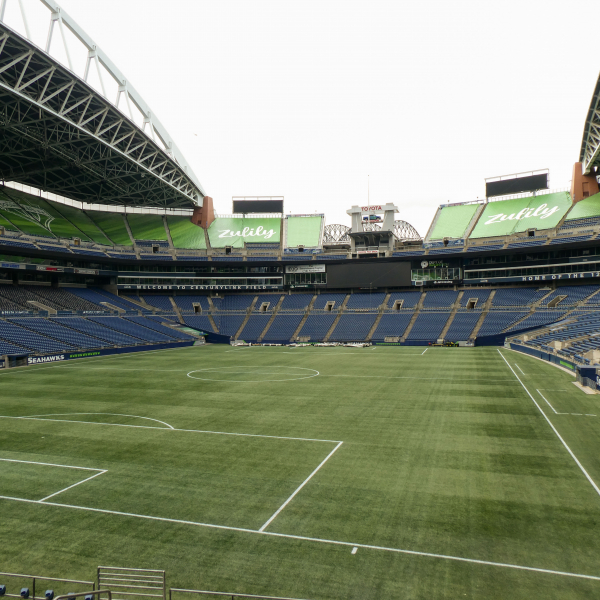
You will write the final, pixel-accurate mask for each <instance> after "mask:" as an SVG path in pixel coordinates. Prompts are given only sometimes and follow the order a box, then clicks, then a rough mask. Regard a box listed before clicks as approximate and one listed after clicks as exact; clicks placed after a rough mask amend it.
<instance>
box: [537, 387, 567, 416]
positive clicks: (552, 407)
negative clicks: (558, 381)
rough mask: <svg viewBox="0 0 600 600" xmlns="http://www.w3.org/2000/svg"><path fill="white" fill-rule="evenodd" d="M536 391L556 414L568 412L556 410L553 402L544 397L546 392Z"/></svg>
mask: <svg viewBox="0 0 600 600" xmlns="http://www.w3.org/2000/svg"><path fill="white" fill-rule="evenodd" d="M536 392H537V393H538V394H539V395H540V396H541V397H542V399H543V400H544V401H545V402H546V404H547V405H548V406H549V407H550V408H551V409H552V410H553V411H554V414H555V415H566V414H567V413H559V412H556V409H555V408H554V406H552V404H550V402H548V400H546V398H544V394H542V392H540V390H537V389H536Z"/></svg>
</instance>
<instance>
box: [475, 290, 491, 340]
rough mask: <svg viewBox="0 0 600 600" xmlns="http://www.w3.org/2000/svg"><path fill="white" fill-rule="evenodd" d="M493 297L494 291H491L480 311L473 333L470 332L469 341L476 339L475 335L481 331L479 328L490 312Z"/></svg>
mask: <svg viewBox="0 0 600 600" xmlns="http://www.w3.org/2000/svg"><path fill="white" fill-rule="evenodd" d="M495 295H496V290H492V291H491V292H490V295H489V296H488V299H487V301H486V303H485V304H484V305H483V310H482V311H481V316H480V317H479V320H478V321H477V323H476V324H475V327H474V329H473V331H471V336H470V339H475V338H476V337H477V334H478V333H479V330H480V329H481V326H482V325H483V322H484V321H485V318H486V317H487V315H488V313H489V312H490V307H491V306H492V303H493V301H494V296H495Z"/></svg>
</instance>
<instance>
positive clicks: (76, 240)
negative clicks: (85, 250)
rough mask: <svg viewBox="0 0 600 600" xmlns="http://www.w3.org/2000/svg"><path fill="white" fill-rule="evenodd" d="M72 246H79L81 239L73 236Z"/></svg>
mask: <svg viewBox="0 0 600 600" xmlns="http://www.w3.org/2000/svg"><path fill="white" fill-rule="evenodd" d="M73 246H81V240H80V239H79V238H73Z"/></svg>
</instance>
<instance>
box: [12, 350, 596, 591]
mask: <svg viewBox="0 0 600 600" xmlns="http://www.w3.org/2000/svg"><path fill="white" fill-rule="evenodd" d="M574 380H575V378H574V376H572V375H571V374H569V373H566V372H564V371H562V370H560V369H557V368H555V367H552V366H550V365H548V364H546V363H543V362H542V361H539V360H536V359H534V358H531V357H529V356H525V355H521V354H518V353H516V352H512V351H510V350H506V349H503V348H501V349H497V348H427V349H425V348H423V347H392V348H390V347H387V348H386V347H381V346H379V347H377V346H375V347H370V348H314V347H307V348H286V347H273V348H270V347H251V348H232V347H230V346H225V345H223V346H207V347H190V348H185V349H177V350H167V351H158V352H150V353H140V354H132V355H126V356H116V357H100V358H92V359H84V360H76V361H69V362H65V363H59V364H53V365H35V366H31V367H26V368H20V369H14V370H12V371H5V372H0V482H1V485H0V514H1V515H2V519H1V521H0V523H1V527H0V557H1V568H0V570H2V571H5V572H15V573H23V572H25V573H30V574H37V575H52V576H58V577H65V578H72V579H89V578H90V577H92V575H93V573H95V569H96V567H97V566H98V565H100V564H104V565H116V566H122V567H135V568H147V569H165V570H166V571H167V577H168V585H169V586H172V587H181V588H188V589H202V590H217V591H227V592H239V593H248V594H265V595H272V596H290V597H295V598H310V599H314V600H317V599H319V600H320V599H323V600H325V599H342V598H357V599H358V598H360V599H365V598H372V599H375V598H427V599H442V598H477V599H484V598H485V599H490V598H512V599H530V598H541V597H544V598H556V599H558V598H560V599H561V600H564V599H569V598H591V597H599V596H600V565H599V564H598V556H600V536H599V535H598V522H599V521H600V489H598V485H599V484H600V457H599V452H598V448H599V438H600V406H599V404H600V396H598V395H587V394H585V393H584V392H583V391H581V390H580V389H578V388H577V387H576V386H575V385H573V381H574ZM0 583H2V582H0Z"/></svg>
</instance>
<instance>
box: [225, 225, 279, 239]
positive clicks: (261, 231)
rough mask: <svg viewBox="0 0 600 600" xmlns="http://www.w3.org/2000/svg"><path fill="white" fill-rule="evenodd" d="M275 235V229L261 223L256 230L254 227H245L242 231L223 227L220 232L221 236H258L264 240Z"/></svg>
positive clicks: (226, 237)
mask: <svg viewBox="0 0 600 600" xmlns="http://www.w3.org/2000/svg"><path fill="white" fill-rule="evenodd" d="M274 235H275V230H274V229H265V228H264V227H262V225H259V226H258V227H257V228H256V230H254V229H253V228H252V227H244V229H242V230H241V231H234V230H233V229H223V230H222V231H220V232H219V237H220V238H225V239H228V238H240V237H241V238H244V239H245V238H249V237H257V238H260V239H262V240H269V239H271V238H272V237H273V236H274Z"/></svg>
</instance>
